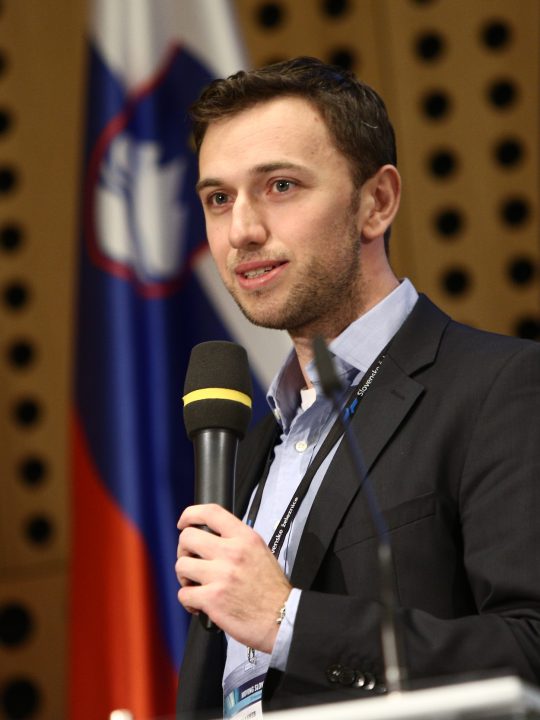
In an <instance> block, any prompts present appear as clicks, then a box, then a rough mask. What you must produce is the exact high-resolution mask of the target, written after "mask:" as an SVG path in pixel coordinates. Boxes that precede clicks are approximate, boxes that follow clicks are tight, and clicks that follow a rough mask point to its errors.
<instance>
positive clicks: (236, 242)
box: [229, 196, 268, 248]
mask: <svg viewBox="0 0 540 720" xmlns="http://www.w3.org/2000/svg"><path fill="white" fill-rule="evenodd" d="M267 237H268V233H267V230H266V225H265V223H264V220H263V218H262V216H261V213H260V211H259V209H258V208H257V206H256V203H255V202H254V201H253V200H251V199H250V198H246V197H241V196H238V197H237V198H236V200H235V203H234V206H233V209H232V212H231V224H230V227H229V242H230V244H231V245H232V247H234V248H241V247H245V246H248V245H262V244H264V243H265V242H266V239H267Z"/></svg>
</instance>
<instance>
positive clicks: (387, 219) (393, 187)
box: [360, 165, 401, 241]
mask: <svg viewBox="0 0 540 720" xmlns="http://www.w3.org/2000/svg"><path fill="white" fill-rule="evenodd" d="M400 197H401V177H400V175H399V173H398V171H397V168H396V167H395V166H394V165H383V166H382V167H381V168H379V169H378V170H377V172H376V173H375V175H373V176H372V177H370V178H369V179H368V180H366V182H365V183H364V184H363V185H362V188H361V195H360V214H361V215H362V227H361V232H362V236H363V238H364V239H365V240H367V241H371V240H375V239H376V238H379V237H382V236H383V235H384V233H385V232H386V230H387V229H388V228H389V227H390V225H391V224H392V222H393V220H394V218H395V216H396V214H397V211H398V208H399V200H400ZM362 208H364V211H365V214H364V213H362Z"/></svg>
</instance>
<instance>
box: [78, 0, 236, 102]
mask: <svg viewBox="0 0 540 720" xmlns="http://www.w3.org/2000/svg"><path fill="white" fill-rule="evenodd" d="M91 32H92V36H93V38H94V41H95V43H96V45H97V47H98V48H99V51H100V53H101V54H102V56H103V58H104V60H105V62H106V63H107V65H108V66H109V67H110V68H111V69H112V71H113V72H114V73H115V75H116V76H117V77H118V78H119V79H120V80H121V81H122V82H123V83H124V84H125V86H126V88H127V89H128V91H130V90H132V89H134V88H136V87H137V86H139V85H140V84H141V83H144V82H146V81H148V80H149V79H150V78H152V77H153V76H154V75H155V73H156V71H157V70H158V68H159V67H161V65H162V63H163V59H164V57H165V55H166V52H167V48H168V47H169V46H170V45H171V43H178V44H180V45H185V46H186V47H187V48H188V49H189V51H190V53H191V54H192V55H194V56H195V57H197V58H198V59H199V61H200V62H201V63H202V64H203V65H204V66H205V67H206V68H207V69H208V71H209V72H210V73H211V74H214V75H215V76H217V77H222V76H224V75H230V74H231V73H234V72H236V71H237V70H241V69H242V68H244V67H246V66H247V63H246V57H245V54H244V52H243V51H242V43H241V41H240V38H239V36H238V32H237V30H236V23H235V17H234V12H233V9H232V7H231V4H230V2H229V1H228V0H107V2H99V3H96V4H95V11H94V13H93V17H92V18H91ZM119 39H124V42H119Z"/></svg>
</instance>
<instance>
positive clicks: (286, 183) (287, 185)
mask: <svg viewBox="0 0 540 720" xmlns="http://www.w3.org/2000/svg"><path fill="white" fill-rule="evenodd" d="M273 185H274V189H275V190H276V192H278V193H286V192H288V191H289V190H290V189H291V188H293V187H294V186H295V185H296V183H295V182H294V181H293V180H275V181H274V184H273Z"/></svg>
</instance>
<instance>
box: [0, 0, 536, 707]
mask: <svg viewBox="0 0 540 720" xmlns="http://www.w3.org/2000/svg"><path fill="white" fill-rule="evenodd" d="M236 6H237V10H238V16H239V21H240V25H241V28H242V31H243V33H244V35H245V38H246V42H247V45H248V50H249V54H250V56H251V59H252V63H253V65H260V64H263V63H265V62H268V61H272V60H276V59H283V58H286V57H291V56H293V55H298V54H310V55H316V56H319V57H321V58H323V59H325V60H330V61H333V62H336V63H338V64H341V65H342V66H344V67H350V68H351V69H353V70H355V71H356V72H357V73H358V74H359V75H360V76H361V77H362V78H363V79H365V80H367V81H368V82H370V83H372V84H373V85H374V86H375V87H376V88H377V89H378V90H379V91H380V92H381V94H382V95H383V97H385V99H386V100H387V104H388V106H389V109H390V111H391V114H392V116H393V118H394V123H395V127H396V131H397V135H398V141H399V156H400V158H399V166H400V169H401V172H402V174H403V176H404V181H405V194H404V201H403V205H402V210H401V214H400V219H399V221H398V222H397V225H396V229H395V232H394V235H393V238H392V258H393V260H394V263H395V266H396V268H397V270H398V272H399V273H400V274H403V275H408V276H409V277H411V278H412V279H413V281H414V282H415V283H416V285H417V287H418V288H419V289H421V290H424V291H426V292H428V293H429V295H430V296H431V297H432V298H433V299H434V300H435V301H436V302H438V303H439V304H440V305H442V306H443V307H444V308H445V309H447V311H449V312H450V313H451V314H452V315H454V316H455V317H457V318H458V319H462V320H464V321H467V322H470V323H472V324H475V325H479V326H482V327H486V328H489V329H492V330H496V331H498V332H503V333H509V334H518V335H522V336H526V337H532V338H536V339H538V338H539V337H540V312H539V274H538V259H539V245H538V226H539V222H538V189H539V182H538V180H539V167H538V160H539V147H538V131H539V128H540V123H539V83H538V80H539V73H538V69H539V62H538V60H539V58H538V54H539V44H540V43H539V40H540V37H539V34H540V33H539V27H540V4H539V3H538V2H537V0H519V2H514V3H509V2H507V0H489V2H486V1H485V0H431V1H429V0H424V1H423V2H421V1H420V0H348V1H347V0H326V1H324V0H297V1H296V2H295V1H294V0H289V1H288V2H287V1H285V0H283V1H282V2H260V1H259V0H236ZM84 16H85V7H84V2H83V0H47V1H45V0H4V1H3V2H0V718H1V719H4V718H11V717H20V718H40V719H43V720H49V719H50V720H53V719H54V720H58V719H59V718H62V717H64V691H65V668H66V649H65V641H66V627H65V620H66V581H67V577H68V572H69V542H68V537H69V532H68V530H69V483H70V481H69V475H68V456H69V444H68V436H67V419H68V415H67V413H68V410H67V409H68V399H69V392H70V382H71V338H72V334H73V324H72V310H73V298H74V292H75V272H74V268H75V257H76V242H77V222H76V218H77V197H78V188H79V158H80V148H81V143H82V140H81V119H82V108H83V84H84V83H83V72H84V52H83V26H84ZM17 713H18V714H17ZM96 720H97V719H96Z"/></svg>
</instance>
